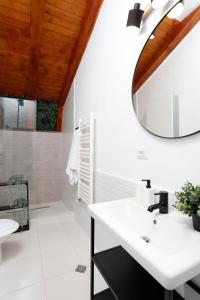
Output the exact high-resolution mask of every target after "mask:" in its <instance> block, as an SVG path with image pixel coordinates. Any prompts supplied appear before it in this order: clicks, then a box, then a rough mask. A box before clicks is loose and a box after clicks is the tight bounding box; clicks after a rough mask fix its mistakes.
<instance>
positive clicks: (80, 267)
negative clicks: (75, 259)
mask: <svg viewBox="0 0 200 300" xmlns="http://www.w3.org/2000/svg"><path fill="white" fill-rule="evenodd" d="M86 269H87V266H84V265H78V266H77V268H76V270H75V272H78V273H82V274H83V273H85V271H86Z"/></svg>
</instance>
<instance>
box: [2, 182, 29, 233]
mask: <svg viewBox="0 0 200 300" xmlns="http://www.w3.org/2000/svg"><path fill="white" fill-rule="evenodd" d="M18 185H25V186H26V195H27V205H26V207H23V208H26V209H27V223H26V224H25V225H23V226H19V228H18V230H16V231H15V233H16V232H22V231H27V230H29V229H30V216H29V185H28V180H24V181H22V182H20V183H18V184H15V183H8V182H1V183H0V187H5V186H18ZM14 209H20V208H13V207H10V206H9V205H4V206H0V212H1V211H6V210H14Z"/></svg>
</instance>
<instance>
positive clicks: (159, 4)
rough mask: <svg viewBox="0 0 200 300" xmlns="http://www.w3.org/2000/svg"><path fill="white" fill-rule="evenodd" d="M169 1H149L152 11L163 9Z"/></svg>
mask: <svg viewBox="0 0 200 300" xmlns="http://www.w3.org/2000/svg"><path fill="white" fill-rule="evenodd" d="M167 2H169V0H151V6H152V7H153V8H154V9H159V8H163V7H164V6H165V5H166V4H167Z"/></svg>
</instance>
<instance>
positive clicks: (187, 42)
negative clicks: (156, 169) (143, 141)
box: [132, 5, 200, 138]
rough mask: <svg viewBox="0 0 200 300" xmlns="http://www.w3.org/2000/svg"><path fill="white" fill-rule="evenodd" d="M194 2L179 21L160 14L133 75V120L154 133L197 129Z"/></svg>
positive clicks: (198, 10)
mask: <svg viewBox="0 0 200 300" xmlns="http://www.w3.org/2000/svg"><path fill="white" fill-rule="evenodd" d="M199 21H200V5H198V6H196V7H195V9H194V10H193V11H191V10H190V13H189V14H184V17H182V18H179V19H170V18H169V17H167V16H165V17H164V18H163V20H162V21H161V22H160V24H159V25H158V27H157V28H156V29H155V32H154V35H155V38H154V39H149V40H148V41H147V43H146V45H145V47H144V49H143V51H142V53H141V56H140V58H139V60H138V64H137V66H136V70H135V74H134V79H133V87H132V89H133V106H134V110H135V113H136V115H137V118H138V121H139V123H140V124H141V125H142V126H143V127H144V128H145V129H146V130H147V131H149V132H151V133H153V134H154V135H157V136H160V137H165V138H177V137H184V136H188V135H191V134H194V133H196V132H199V131H200V106H199V103H200V85H199V78H200V57H199V53H200V22H199Z"/></svg>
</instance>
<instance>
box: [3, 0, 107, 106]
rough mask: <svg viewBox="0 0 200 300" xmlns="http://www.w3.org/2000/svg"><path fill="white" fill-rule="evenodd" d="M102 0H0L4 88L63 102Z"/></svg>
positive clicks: (37, 97)
mask: <svg viewBox="0 0 200 300" xmlns="http://www.w3.org/2000/svg"><path fill="white" fill-rule="evenodd" d="M102 2H103V0H0V66H1V68H0V94H3V95H5V94H6V95H9V96H17V97H19V96H20V97H23V96H24V97H26V98H28V99H43V100H48V101H57V102H58V103H59V105H63V104H64V102H65V99H66V96H67V94H68V91H69V89H70V86H71V83H72V80H73V78H74V75H75V73H76V70H77V68H78V64H79V63H80V60H81V57H82V55H83V53H84V50H85V48H86V45H87V42H88V40H89V37H90V34H91V32H92V29H93V26H94V24H95V21H96V18H97V15H98V12H99V9H100V7H101V4H102ZM68 72H69V74H68Z"/></svg>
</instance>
